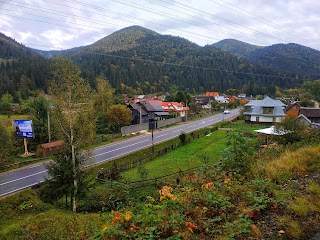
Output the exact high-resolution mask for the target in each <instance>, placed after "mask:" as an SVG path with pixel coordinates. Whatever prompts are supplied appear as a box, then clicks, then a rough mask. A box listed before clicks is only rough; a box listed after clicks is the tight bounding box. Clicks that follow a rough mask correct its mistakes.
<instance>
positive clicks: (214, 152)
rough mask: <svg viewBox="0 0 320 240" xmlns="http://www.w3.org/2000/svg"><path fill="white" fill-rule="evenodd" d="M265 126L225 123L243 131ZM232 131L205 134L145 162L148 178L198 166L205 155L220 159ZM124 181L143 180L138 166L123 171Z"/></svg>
mask: <svg viewBox="0 0 320 240" xmlns="http://www.w3.org/2000/svg"><path fill="white" fill-rule="evenodd" d="M264 127H265V126H261V125H249V124H246V123H245V122H244V121H237V122H232V123H229V124H226V125H224V128H234V129H235V130H238V131H241V132H251V133H254V131H253V130H255V129H261V128H264ZM229 134H230V131H226V130H218V131H215V132H213V133H212V134H211V135H210V136H205V137H202V138H199V139H196V140H194V141H192V142H190V143H188V144H186V145H185V146H182V147H180V148H178V149H176V150H173V151H172V152H169V153H167V154H165V155H164V156H162V157H157V158H155V159H154V160H152V161H150V162H147V163H145V165H144V166H145V167H146V169H147V170H148V177H147V178H156V177H160V176H164V175H167V174H171V173H175V172H178V171H179V169H181V170H187V169H190V168H194V167H198V166H200V165H201V164H202V163H203V156H210V159H209V163H214V162H216V161H217V160H218V159H219V156H220V154H221V151H222V150H223V149H224V148H225V147H226V143H227V139H228V138H227V137H228V135H229ZM122 177H123V178H122V181H128V182H132V181H137V180H141V178H140V176H139V174H138V171H137V168H133V169H130V170H128V171H125V172H123V173H122Z"/></svg>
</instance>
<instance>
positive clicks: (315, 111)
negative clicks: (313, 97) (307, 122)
mask: <svg viewBox="0 0 320 240" xmlns="http://www.w3.org/2000/svg"><path fill="white" fill-rule="evenodd" d="M299 113H300V114H303V115H305V116H306V117H307V118H320V108H308V107H301V108H300V112H299Z"/></svg>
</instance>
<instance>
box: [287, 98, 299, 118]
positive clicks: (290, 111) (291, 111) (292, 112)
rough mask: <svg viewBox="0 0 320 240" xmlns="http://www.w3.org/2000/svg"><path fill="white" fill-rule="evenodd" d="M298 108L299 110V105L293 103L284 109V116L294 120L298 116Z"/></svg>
mask: <svg viewBox="0 0 320 240" xmlns="http://www.w3.org/2000/svg"><path fill="white" fill-rule="evenodd" d="M300 108H301V106H300V104H299V103H297V102H295V103H293V104H291V105H289V106H288V107H287V108H286V115H287V116H290V117H293V118H296V117H298V116H299V112H300Z"/></svg>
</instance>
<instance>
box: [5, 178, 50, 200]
mask: <svg viewBox="0 0 320 240" xmlns="http://www.w3.org/2000/svg"><path fill="white" fill-rule="evenodd" d="M43 181H44V180H43ZM43 181H39V182H36V183H32V184H30V185H27V186H24V187H21V188H17V189H14V190H12V191H9V192H6V193H1V194H0V197H2V196H5V195H8V194H10V193H14V192H18V191H20V190H22V189H25V188H28V187H32V186H34V185H37V184H39V183H42V182H43Z"/></svg>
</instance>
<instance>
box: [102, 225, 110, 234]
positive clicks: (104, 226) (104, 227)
mask: <svg viewBox="0 0 320 240" xmlns="http://www.w3.org/2000/svg"><path fill="white" fill-rule="evenodd" d="M107 229H108V226H107V225H106V224H103V225H102V228H101V233H104V232H105V231H106V230H107Z"/></svg>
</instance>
